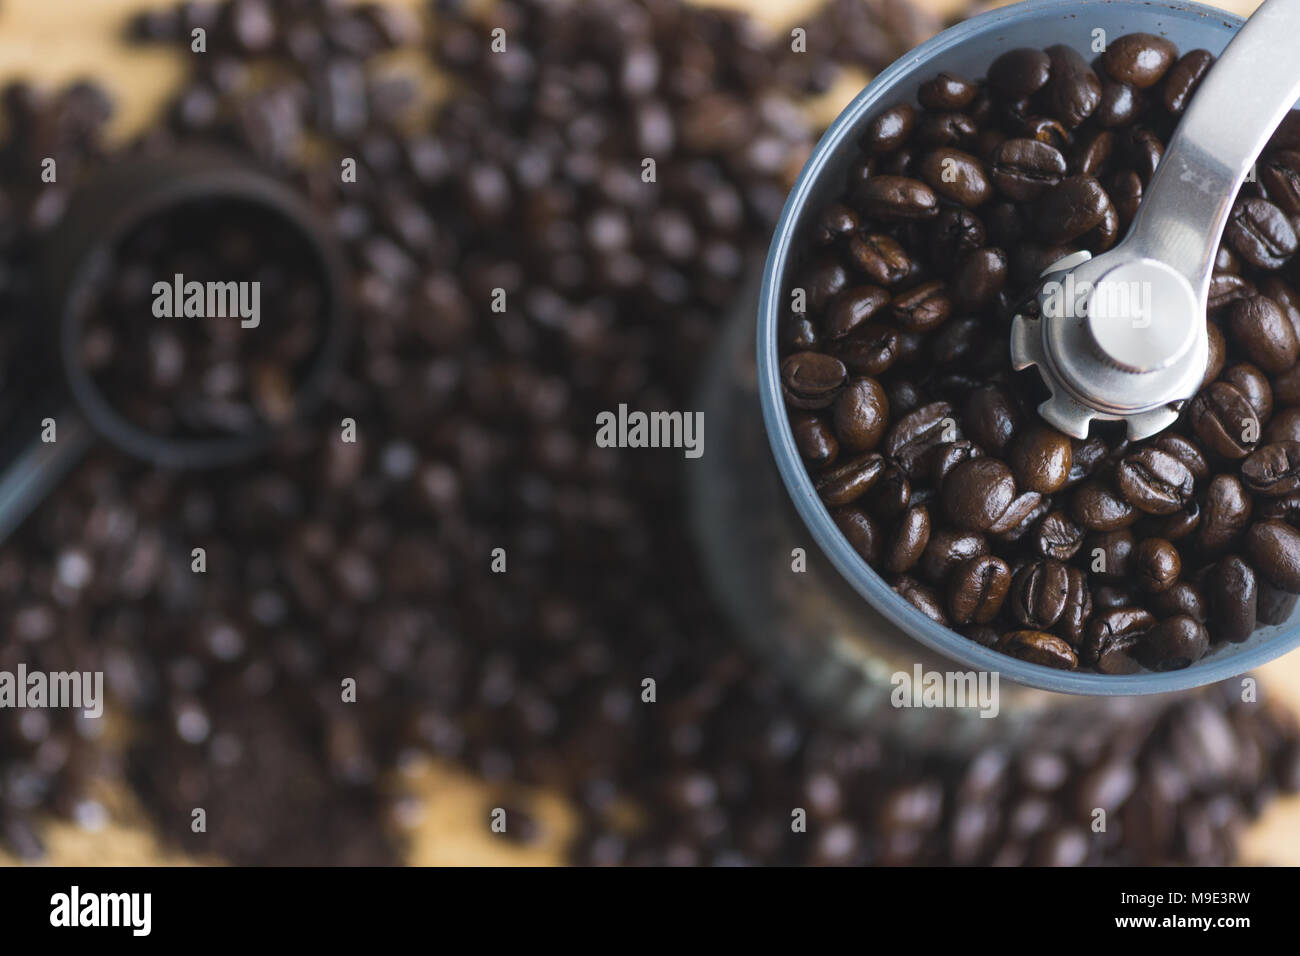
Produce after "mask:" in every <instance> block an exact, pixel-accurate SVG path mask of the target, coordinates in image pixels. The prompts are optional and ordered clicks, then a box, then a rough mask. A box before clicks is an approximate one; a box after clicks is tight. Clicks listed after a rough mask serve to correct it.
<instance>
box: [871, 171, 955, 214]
mask: <svg viewBox="0 0 1300 956" xmlns="http://www.w3.org/2000/svg"><path fill="white" fill-rule="evenodd" d="M860 195H861V200H862V206H863V209H864V210H865V211H866V213H867V215H869V216H872V217H874V218H877V219H883V220H885V221H886V222H909V221H913V220H919V219H932V218H933V217H934V216H935V215H937V214H938V212H939V200H938V198H936V196H935V194H934V191H933V190H931V189H930V187H929V186H927V185H926V184H925V183H923V182H921V180H919V179H911V178H909V177H907V176H875V177H873V178H871V179H870V180H868V181H867V183H866V185H864V186H863V188H862V190H861V193H860Z"/></svg>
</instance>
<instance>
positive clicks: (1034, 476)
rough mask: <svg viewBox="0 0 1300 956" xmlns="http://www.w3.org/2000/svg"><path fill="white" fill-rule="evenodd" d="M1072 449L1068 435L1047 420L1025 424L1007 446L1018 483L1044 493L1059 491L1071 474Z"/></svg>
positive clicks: (1008, 456) (1020, 485) (1009, 461)
mask: <svg viewBox="0 0 1300 956" xmlns="http://www.w3.org/2000/svg"><path fill="white" fill-rule="evenodd" d="M1071 449H1072V444H1071V442H1070V439H1069V437H1068V436H1066V435H1063V434H1062V433H1061V432H1059V431H1057V430H1056V429H1055V428H1052V427H1051V426H1050V425H1047V424H1046V423H1044V422H1036V423H1033V424H1031V425H1030V426H1028V427H1027V428H1025V429H1024V430H1023V431H1022V432H1021V433H1020V434H1019V435H1017V436H1016V438H1015V439H1014V440H1013V441H1012V442H1011V443H1010V446H1009V448H1008V449H1007V463H1008V464H1009V465H1010V466H1011V471H1012V474H1013V475H1014V476H1015V479H1016V486H1017V487H1019V488H1021V489H1023V490H1025V491H1037V492H1039V493H1040V494H1045V495H1049V494H1055V493H1056V492H1058V491H1060V490H1061V489H1062V488H1064V487H1065V485H1066V483H1067V482H1068V481H1069V478H1070V468H1071V465H1072V463H1073V457H1072V450H1071Z"/></svg>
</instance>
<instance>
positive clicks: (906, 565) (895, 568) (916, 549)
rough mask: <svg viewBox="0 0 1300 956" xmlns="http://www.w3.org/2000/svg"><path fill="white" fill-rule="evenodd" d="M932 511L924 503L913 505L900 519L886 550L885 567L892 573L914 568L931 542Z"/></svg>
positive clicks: (900, 572) (901, 572)
mask: <svg viewBox="0 0 1300 956" xmlns="http://www.w3.org/2000/svg"><path fill="white" fill-rule="evenodd" d="M930 530H931V526H930V512H929V510H928V509H927V508H926V507H925V506H924V505H913V506H912V507H910V508H908V509H907V511H905V512H904V513H903V517H902V518H900V519H899V522H898V527H897V528H896V529H895V531H894V537H893V539H892V541H891V542H890V544H889V548H888V549H887V550H886V552H885V557H884V567H885V570H886V571H888V572H890V573H891V574H903V573H904V572H906V571H910V570H912V568H913V567H915V566H916V563H917V562H918V561H920V560H921V555H923V554H924V553H925V549H926V546H927V545H929V543H930Z"/></svg>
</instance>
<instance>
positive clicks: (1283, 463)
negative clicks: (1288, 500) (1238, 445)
mask: <svg viewBox="0 0 1300 956" xmlns="http://www.w3.org/2000/svg"><path fill="white" fill-rule="evenodd" d="M1241 480H1242V481H1243V482H1244V483H1245V485H1246V487H1247V488H1249V489H1250V490H1251V491H1252V492H1254V493H1255V494H1257V495H1265V496H1266V497H1269V498H1278V497H1281V496H1282V495H1289V494H1293V493H1294V492H1296V491H1300V442H1298V441H1279V442H1274V443H1272V444H1269V445H1262V446H1260V447H1259V448H1256V449H1255V450H1254V451H1253V452H1251V453H1250V454H1249V455H1247V456H1246V460H1245V461H1243V462H1242V463H1241Z"/></svg>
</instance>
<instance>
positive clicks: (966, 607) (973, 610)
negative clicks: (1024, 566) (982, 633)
mask: <svg viewBox="0 0 1300 956" xmlns="http://www.w3.org/2000/svg"><path fill="white" fill-rule="evenodd" d="M1010 587H1011V569H1010V568H1008V567H1007V565H1006V562H1005V561H1003V560H1002V559H1001V558H995V557H993V556H992V555H982V556H980V557H978V558H971V559H970V560H969V561H966V562H964V563H962V564H960V565H958V566H957V567H956V568H954V569H953V572H952V576H951V579H950V580H949V583H948V616H949V618H950V619H951V620H952V621H953V623H955V624H971V623H974V624H988V623H989V622H990V621H992V620H993V619H994V618H995V617H997V615H998V612H999V611H1000V610H1002V603H1003V601H1005V600H1006V596H1007V591H1008V590H1009V589H1010Z"/></svg>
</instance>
